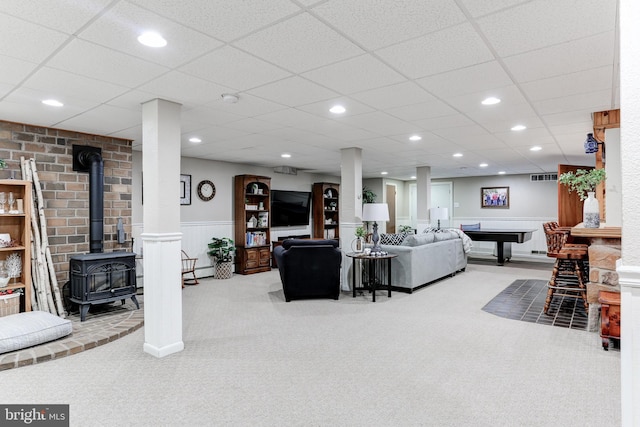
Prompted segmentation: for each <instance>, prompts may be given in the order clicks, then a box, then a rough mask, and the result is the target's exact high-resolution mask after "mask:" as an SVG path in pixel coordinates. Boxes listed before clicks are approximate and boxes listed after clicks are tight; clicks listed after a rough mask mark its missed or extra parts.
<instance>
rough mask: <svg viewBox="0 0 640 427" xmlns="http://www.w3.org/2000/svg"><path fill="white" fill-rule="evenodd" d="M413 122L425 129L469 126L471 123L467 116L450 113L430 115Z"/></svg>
mask: <svg viewBox="0 0 640 427" xmlns="http://www.w3.org/2000/svg"><path fill="white" fill-rule="evenodd" d="M413 123H414V124H415V125H418V126H420V127H421V128H422V129H426V130H434V129H446V128H451V127H456V126H470V125H472V124H473V122H472V121H471V120H469V118H468V117H466V116H464V115H462V114H452V115H447V116H438V117H431V118H428V119H420V120H415V121H413Z"/></svg>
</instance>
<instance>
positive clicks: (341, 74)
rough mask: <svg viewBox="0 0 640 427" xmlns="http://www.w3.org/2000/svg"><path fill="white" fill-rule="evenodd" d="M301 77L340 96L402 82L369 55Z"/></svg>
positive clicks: (385, 66)
mask: <svg viewBox="0 0 640 427" xmlns="http://www.w3.org/2000/svg"><path fill="white" fill-rule="evenodd" d="M303 77H306V78H308V79H310V80H313V81H315V82H316V83H319V84H321V85H324V86H326V87H328V88H329V89H333V90H335V91H336V92H339V93H341V94H351V93H356V92H362V91H364V90H369V89H373V88H377V87H380V86H386V85H391V84H394V83H399V82H401V81H403V80H404V79H403V77H402V76H401V75H400V74H398V73H397V72H395V71H393V70H392V69H391V68H389V67H388V66H387V65H385V64H384V63H382V62H380V61H379V60H378V59H376V58H374V57H372V56H371V55H362V56H359V57H357V58H353V59H348V60H345V61H341V62H338V63H337V64H333V65H329V66H326V67H322V68H319V69H316V70H313V71H309V72H307V73H304V74H303Z"/></svg>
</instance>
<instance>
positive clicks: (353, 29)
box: [312, 0, 465, 49]
mask: <svg viewBox="0 0 640 427" xmlns="http://www.w3.org/2000/svg"><path fill="white" fill-rule="evenodd" d="M399 3H401V4H399ZM312 11H313V12H314V13H316V14H318V16H320V17H321V18H322V19H324V20H326V21H328V22H329V23H330V24H331V25H332V26H334V27H336V28H338V29H339V30H340V31H341V32H343V33H345V34H346V35H348V36H349V37H350V38H352V39H354V40H355V41H356V42H357V43H359V44H361V45H363V46H365V47H366V48H367V49H378V48H380V47H383V46H389V45H391V44H396V43H398V42H401V41H404V40H408V39H411V38H414V37H418V36H420V35H423V34H426V33H428V32H433V31H437V30H439V29H442V28H446V27H449V26H451V25H455V24H458V23H461V22H463V21H464V20H465V16H464V15H463V13H462V11H461V10H460V9H459V8H458V7H457V6H456V4H455V3H454V2H452V1H428V2H427V1H423V0H405V1H402V2H397V1H376V2H368V1H351V2H341V1H336V0H332V1H328V2H326V3H324V4H321V5H319V6H317V7H314V8H313V10H312ZM399 28H401V29H402V31H398V29H399Z"/></svg>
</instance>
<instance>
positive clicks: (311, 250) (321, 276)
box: [274, 239, 342, 302]
mask: <svg viewBox="0 0 640 427" xmlns="http://www.w3.org/2000/svg"><path fill="white" fill-rule="evenodd" d="M274 255H275V257H276V261H277V262H278V270H279V271H280V280H281V281H282V289H283V290H284V298H285V300H286V301H287V302H289V301H291V300H292V299H305V298H333V299H338V298H339V297H340V266H341V264H342V252H341V251H340V249H338V242H337V241H336V240H299V239H289V240H285V241H284V242H283V243H282V246H278V247H276V248H275V249H274Z"/></svg>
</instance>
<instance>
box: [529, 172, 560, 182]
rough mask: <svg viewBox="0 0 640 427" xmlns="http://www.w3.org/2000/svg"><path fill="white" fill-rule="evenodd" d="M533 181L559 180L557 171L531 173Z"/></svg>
mask: <svg viewBox="0 0 640 427" xmlns="http://www.w3.org/2000/svg"><path fill="white" fill-rule="evenodd" d="M530 180H531V182H537V181H557V180H558V174H557V173H534V174H531V175H530Z"/></svg>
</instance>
